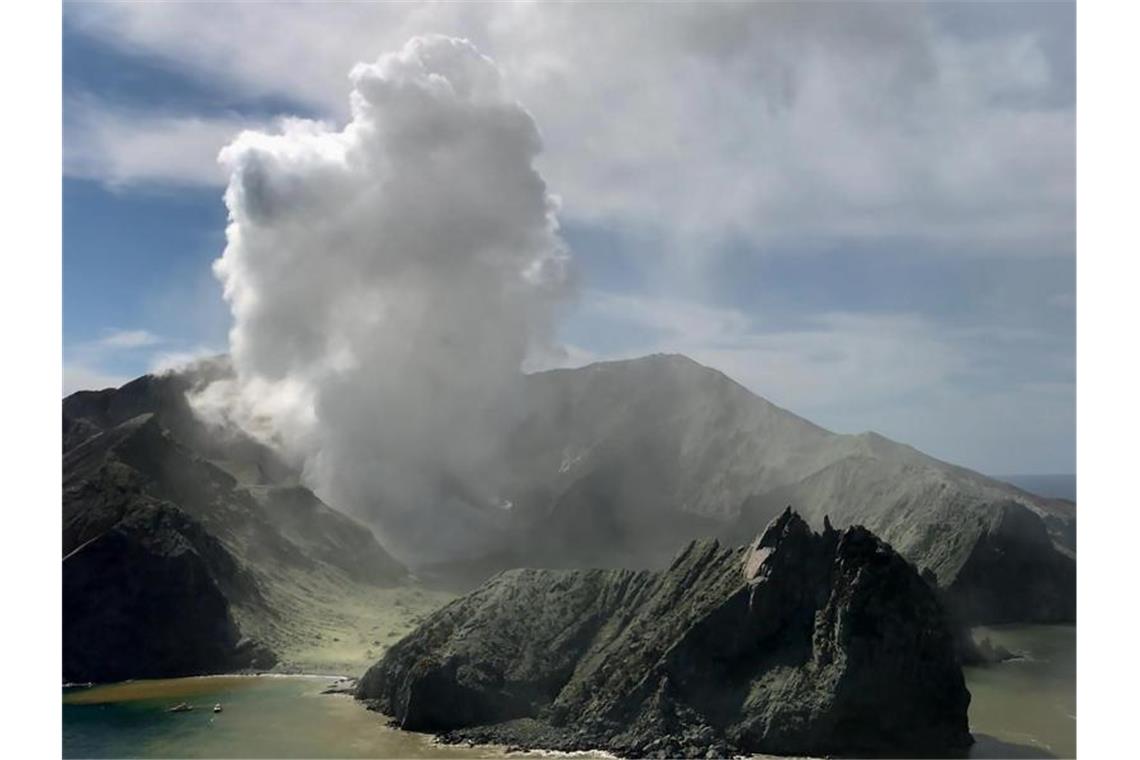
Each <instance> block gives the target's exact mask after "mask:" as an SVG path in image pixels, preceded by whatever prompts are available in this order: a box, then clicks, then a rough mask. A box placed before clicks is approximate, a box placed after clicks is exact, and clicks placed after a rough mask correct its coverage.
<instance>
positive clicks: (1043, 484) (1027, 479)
mask: <svg viewBox="0 0 1140 760" xmlns="http://www.w3.org/2000/svg"><path fill="white" fill-rule="evenodd" d="M994 477H995V478H997V479H998V480H1003V481H1005V482H1006V483H1010V484H1012V485H1015V486H1017V487H1018V488H1020V489H1021V490H1022V491H1029V493H1032V494H1037V495H1038V496H1044V497H1045V498H1047V499H1068V500H1069V501H1076V500H1077V476H1076V475H995V476H994Z"/></svg>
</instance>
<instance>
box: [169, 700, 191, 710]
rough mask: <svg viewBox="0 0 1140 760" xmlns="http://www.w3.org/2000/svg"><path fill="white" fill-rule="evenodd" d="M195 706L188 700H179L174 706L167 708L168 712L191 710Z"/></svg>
mask: <svg viewBox="0 0 1140 760" xmlns="http://www.w3.org/2000/svg"><path fill="white" fill-rule="evenodd" d="M193 709H194V707H193V706H192V705H189V704H187V703H186V702H179V703H178V704H176V705H175V706H174V707H170V708H167V710H166V711H167V712H190V711H191V710H193Z"/></svg>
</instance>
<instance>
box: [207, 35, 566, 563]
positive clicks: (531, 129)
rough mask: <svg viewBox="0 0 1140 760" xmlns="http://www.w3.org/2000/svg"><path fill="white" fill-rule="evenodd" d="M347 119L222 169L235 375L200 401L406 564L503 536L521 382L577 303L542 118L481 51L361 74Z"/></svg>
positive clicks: (231, 158)
mask: <svg viewBox="0 0 1140 760" xmlns="http://www.w3.org/2000/svg"><path fill="white" fill-rule="evenodd" d="M350 79H351V82H352V93H351V114H352V116H351V120H350V121H349V123H348V124H347V125H346V126H344V128H343V129H340V130H337V129H335V128H333V127H332V126H330V125H328V124H325V123H318V122H311V121H304V120H289V121H285V122H282V123H281V124H280V131H279V132H278V133H275V134H270V133H266V132H261V131H248V132H245V133H243V134H241V135H240V136H239V137H237V138H236V139H235V140H234V141H233V142H232V143H231V144H230V145H228V146H227V147H226V148H225V149H224V150H223V151H222V153H221V155H220V160H221V162H222V164H223V165H224V167H225V168H226V169H227V170H228V171H229V176H230V179H229V185H228V188H227V190H226V194H225V201H226V205H227V206H228V208H229V214H230V221H229V226H228V228H227V231H226V238H227V245H226V249H225V252H224V254H223V255H222V257H221V258H220V259H219V260H218V261H216V262H215V265H214V269H215V273H216V274H217V276H218V278H219V279H220V280H221V281H222V283H223V284H224V288H225V298H226V300H227V301H228V303H229V306H230V309H231V311H232V314H233V319H234V324H233V328H232V330H231V332H230V353H231V356H232V361H233V367H234V373H235V375H234V379H233V380H227V381H222V382H220V383H215V384H214V385H212V386H211V387H209V388H208V389H206V391H205V392H203V394H201V395H200V396H199V397H197V399H196V403H197V405H198V407H199V409H201V410H202V411H203V412H204V413H205V414H207V415H208V416H217V415H223V416H225V417H228V418H229V419H230V420H231V421H234V422H237V423H238V424H240V425H242V426H243V427H245V428H246V429H247V430H250V431H252V432H255V433H258V434H260V435H261V436H262V437H263V438H267V439H269V440H272V441H274V442H275V443H276V444H277V446H278V447H279V448H281V449H282V450H283V452H284V453H285V454H286V455H287V456H289V457H291V458H292V459H293V460H294V461H295V462H296V463H298V464H299V465H301V466H302V468H303V473H304V477H305V479H306V481H307V483H308V484H309V485H311V486H313V487H314V489H315V490H316V491H317V492H318V493H320V494H321V495H322V496H324V497H325V498H327V499H328V500H330V501H331V503H333V504H335V505H337V506H338V507H341V508H343V509H346V510H347V511H349V512H352V513H354V514H356V515H358V516H360V517H362V518H364V519H365V520H366V521H368V522H369V523H370V524H372V525H373V526H374V527H375V528H377V530H378V532H379V533H380V535H381V537H382V538H383V539H384V540H385V543H386V544H388V545H389V546H390V548H391V549H393V550H394V551H396V552H397V553H399V554H401V555H405V556H407V557H410V558H418V559H421V560H425V561H426V560H430V559H433V558H441V557H444V556H455V555H457V554H474V553H477V552H478V551H480V550H481V549H482V547H483V546H484V545H489V544H490V543H491V542H492V541H493V540H494V538H495V535H496V532H497V531H498V530H499V528H498V527H497V525H498V524H499V523H500V522H501V521H502V519H503V515H504V511H503V510H504V507H505V504H504V502H503V500H502V498H501V496H500V485H501V483H500V477H501V476H500V474H499V471H498V470H499V467H498V465H497V462H498V461H499V460H500V459H501V457H500V452H501V449H502V446H503V443H504V438H505V434H506V432H507V430H508V429H509V427H510V425H511V424H512V420H513V416H512V415H513V411H512V410H513V404H514V402H515V401H516V400H517V394H516V390H517V387H518V386H517V383H518V382H519V380H520V379H521V372H520V366H521V364H522V363H523V362H524V360H525V359H526V358H527V356H528V355H531V354H533V353H535V352H542V351H544V350H548V349H549V343H550V334H551V323H552V319H553V314H554V310H555V309H556V308H557V305H558V304H559V303H560V302H561V301H562V300H563V299H565V298H566V297H567V295H568V294H569V292H570V289H571V278H570V275H569V263H570V257H569V252H568V250H567V248H566V246H565V244H564V243H563V241H562V240H561V238H560V237H559V234H558V225H557V220H556V217H555V205H556V204H555V201H554V199H553V197H552V196H551V195H550V193H549V192H548V190H547V187H546V185H545V182H544V181H543V178H542V177H541V176H540V175H539V173H538V172H537V171H536V170H535V168H534V161H535V158H536V157H537V156H538V154H539V152H540V150H541V140H540V136H539V132H538V129H537V127H536V125H535V122H534V120H533V119H532V118H531V116H530V115H529V114H528V113H527V111H526V110H525V109H524V108H523V107H522V106H521V105H520V104H518V103H517V102H515V101H514V100H512V99H511V98H510V97H509V95H508V94H507V93H506V92H505V91H504V88H503V84H502V81H501V77H500V74H499V71H498V69H497V68H496V66H495V64H494V63H493V62H492V61H491V60H490V59H488V58H487V57H485V56H483V55H481V54H480V53H479V52H478V50H476V49H475V47H474V46H473V45H472V44H471V43H469V42H467V41H465V40H459V39H453V38H448V37H441V36H432V37H419V38H415V39H412V40H411V41H410V42H408V43H407V45H405V46H404V48H403V49H402V50H400V51H398V52H395V53H392V54H388V55H384V56H382V57H381V58H380V59H379V60H378V61H376V62H375V63H371V64H359V65H357V66H356V67H355V68H353V70H352V72H351V75H350Z"/></svg>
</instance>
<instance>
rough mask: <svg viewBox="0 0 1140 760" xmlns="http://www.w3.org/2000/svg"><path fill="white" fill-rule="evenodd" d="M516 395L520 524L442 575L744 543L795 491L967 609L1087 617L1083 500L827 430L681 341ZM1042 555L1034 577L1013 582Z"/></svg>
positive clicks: (644, 560) (978, 617) (991, 617)
mask: <svg viewBox="0 0 1140 760" xmlns="http://www.w3.org/2000/svg"><path fill="white" fill-rule="evenodd" d="M520 404H521V405H522V409H521V410H520V419H521V422H520V423H519V425H518V427H517V429H516V430H515V433H514V435H513V436H512V438H511V446H510V449H509V451H508V456H507V460H508V461H507V466H508V469H509V470H510V472H511V473H512V475H511V477H510V478H508V484H509V485H508V487H507V489H506V492H505V493H504V494H503V497H504V498H505V499H507V500H509V501H510V502H511V503H512V504H513V505H514V506H513V509H512V513H511V518H512V524H511V530H510V531H509V532H508V534H507V535H505V536H504V539H503V546H502V549H501V550H499V551H497V552H494V553H493V554H492V556H488V557H482V558H468V559H467V560H465V561H463V562H461V563H458V564H457V565H455V566H453V567H450V568H449V567H446V566H445V567H439V568H435V569H434V570H435V572H437V573H438V574H440V575H442V576H447V575H448V573H449V571H451V572H450V574H451V575H452V576H455V577H457V578H460V579H462V578H470V577H472V570H475V569H479V568H482V569H483V570H484V574H483V575H482V576H476V577H477V578H486V577H487V575H489V574H490V572H494V571H497V570H501V569H505V568H507V567H512V566H518V565H528V566H534V565H538V566H544V567H584V566H603V567H661V566H662V565H663V564H664V563H666V562H668V558H669V557H671V556H672V555H673V553H674V552H676V550H677V549H678V548H679V547H680V546H682V545H684V543H685V542H686V541H688V540H689V539H691V538H694V537H699V536H717V537H720V538H721V539H722V540H728V541H731V542H734V543H735V542H744V541H746V540H748V538H749V537H750V536H753V535H755V533H756V532H757V531H758V530H760V529H761V528H762V527H763V526H764V525H765V524H767V522H768V521H769V520H771V519H772V518H773V517H774V516H775V515H777V514H779V512H780V511H781V510H782V509H783V508H784V506H785V505H787V504H793V505H795V507H796V509H797V510H799V511H800V512H801V513H802V514H803V516H804V518H805V519H806V520H807V521H808V522H809V524H811V525H812V526H814V527H816V528H817V529H818V528H820V527H821V526H822V520H823V515H824V514H830V515H831V519H832V520H834V521H835V524H836V525H837V526H839V527H844V526H848V525H855V524H860V525H865V526H867V527H868V528H869V529H871V530H873V531H874V532H875V533H876V534H877V535H879V536H881V537H882V538H884V539H885V540H887V541H888V542H889V543H890V544H891V545H892V546H893V547H895V549H897V550H898V551H899V552H900V553H902V554H903V556H905V557H906V558H907V559H909V560H911V561H912V562H914V563H915V564H917V565H918V566H919V567H920V568H925V569H930V570H931V571H932V572H933V573H934V575H935V577H936V578H937V581H938V583H939V585H940V586H941V587H942V588H943V589H946V590H947V591H948V593H949V594H950V596H951V597H952V598H953V600H954V602H955V605H956V606H957V607H958V608H960V610H961V612H962V614H963V615H965V616H968V618H969V619H970V621H971V622H978V623H982V622H1004V621H1008V620H1024V621H1030V620H1036V621H1068V620H1073V619H1074V618H1075V614H1076V607H1075V598H1076V589H1075V582H1074V579H1075V537H1076V514H1075V506H1074V505H1073V504H1072V503H1071V502H1066V501H1062V500H1053V499H1043V498H1039V497H1036V496H1033V495H1031V494H1028V493H1026V492H1024V491H1021V490H1019V489H1017V488H1015V487H1013V486H1011V485H1009V484H1006V483H1001V482H999V481H996V480H993V479H991V478H987V477H985V476H983V475H980V474H978V473H975V472H971V471H970V470H966V469H964V468H961V467H956V466H954V465H950V464H947V463H945V462H940V461H938V460H936V459H933V458H932V457H928V456H926V455H924V454H922V453H921V452H919V451H916V450H915V449H913V448H911V447H909V446H904V445H902V444H898V443H894V442H893V441H890V440H888V439H886V438H884V437H882V436H879V435H876V434H873V433H866V434H862V435H838V434H835V433H831V432H829V431H827V430H825V429H823V428H821V427H819V426H817V425H814V424H812V423H811V422H809V421H807V420H805V419H803V418H801V417H798V416H796V415H794V414H792V413H790V412H788V411H785V410H783V409H781V408H779V407H777V406H775V405H773V404H771V403H769V402H768V401H765V400H764V399H762V398H759V397H758V396H756V395H754V394H753V393H751V392H750V391H748V390H747V389H745V388H743V387H742V386H740V385H739V384H737V383H735V382H733V381H732V380H731V379H729V378H728V377H726V376H724V375H723V374H721V373H720V372H717V371H716V370H713V369H709V368H708V367H703V366H701V365H699V364H697V363H696V362H693V361H691V360H689V359H687V358H685V357H683V356H661V355H657V356H648V357H643V358H640V359H632V360H628V361H618V362H603V363H599V364H593V365H590V366H588V367H583V368H581V369H569V370H555V371H551V372H543V373H538V374H534V375H530V376H528V377H527V382H526V385H525V393H524V394H523V397H522V399H521V400H520ZM1029 570H1032V573H1033V575H1032V577H1034V578H1035V579H1036V580H1035V581H1034V584H1033V586H1032V588H1029V589H1027V588H1025V587H1022V586H1018V587H1011V586H1010V583H1008V582H1006V581H1004V580H1001V579H1019V578H1020V579H1021V580H1024V577H1023V576H1022V571H1029ZM425 572H426V570H425ZM991 581H997V583H992V582H991Z"/></svg>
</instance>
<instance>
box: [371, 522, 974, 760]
mask: <svg viewBox="0 0 1140 760" xmlns="http://www.w3.org/2000/svg"><path fill="white" fill-rule="evenodd" d="M356 696H357V698H358V699H361V700H366V701H367V703H368V704H369V706H371V707H372V708H373V709H376V710H379V711H381V712H383V713H386V714H388V715H391V716H393V717H394V718H395V720H396V722H397V723H398V724H399V725H400V726H401V727H403V728H405V729H410V730H419V731H431V732H435V733H439V734H441V736H442V738H443V740H445V741H449V742H467V741H475V742H479V743H499V744H506V745H510V746H515V747H520V748H546V749H555V750H582V749H601V750H606V751H610V752H614V753H616V754H619V755H623V756H647V757H675V756H683V757H705V756H707V755H709V754H712V755H715V756H726V755H729V754H733V753H754V752H770V753H778V754H834V753H846V754H851V753H863V754H887V753H889V754H894V753H923V754H925V753H930V752H941V751H946V750H949V749H952V748H960V747H963V746H967V745H969V744H970V743H971V742H972V738H971V736H970V734H969V731H968V726H967V718H966V710H967V707H968V705H969V701H970V695H969V692H967V691H966V687H965V682H964V680H963V677H962V671H961V666H960V663H959V660H958V657H957V654H956V651H955V643H954V635H953V633H952V631H951V629H950V626H949V625H948V623H947V619H946V615H945V612H944V610H943V607H942V606H941V604H940V603H939V601H938V599H937V597H936V595H935V593H934V592H933V591H932V590H931V588H930V587H929V586H928V584H927V583H926V582H925V581H923V580H922V579H921V578H920V577H919V575H918V573H917V572H916V570H915V569H914V567H913V566H912V565H910V564H909V563H908V562H907V561H906V560H904V559H903V558H902V557H900V556H899V555H898V554H897V553H895V552H894V550H892V549H891V548H890V546H888V545H887V544H885V543H884V542H882V541H880V540H879V539H878V538H876V537H875V536H874V535H873V534H871V533H870V532H869V531H867V530H866V529H864V528H861V527H851V528H848V529H846V530H844V531H842V532H840V531H836V530H834V529H831V528H830V526H828V527H827V528H825V530H824V531H823V532H822V533H819V534H816V533H813V532H812V531H811V530H810V528H809V527H808V525H807V524H806V523H805V522H804V521H803V520H802V519H801V518H800V517H799V516H798V515H796V514H794V513H792V512H791V511H790V510H788V511H786V512H785V513H784V514H783V515H781V516H780V517H778V518H777V519H776V520H774V521H773V522H772V523H771V524H770V525H769V526H768V527H767V528H766V529H765V531H764V532H763V534H762V535H761V536H760V538H758V539H757V540H756V541H755V542H754V543H753V544H752V545H751V546H750V547H748V548H747V549H723V548H721V547H720V546H719V545H718V544H717V542H715V541H703V542H693V543H691V544H690V545H689V546H688V547H687V548H686V549H685V550H684V551H683V552H682V553H681V554H679V555H678V556H677V558H676V559H675V560H674V562H673V564H672V565H671V566H670V567H669V568H668V569H667V570H665V571H663V572H649V571H641V572H633V571H627V570H584V571H581V570H579V571H573V570H572V571H561V570H512V571H508V572H504V573H501V574H499V575H498V576H496V577H494V578H493V579H491V580H490V581H488V582H487V583H486V584H484V585H483V586H482V587H480V588H479V589H477V590H476V591H474V592H472V593H471V594H469V595H467V596H465V597H463V598H461V599H459V600H456V601H455V602H453V603H452V604H450V605H448V606H447V607H445V608H444V609H442V610H440V611H438V612H436V613H435V614H433V615H431V616H430V617H429V618H428V619H427V620H426V621H425V622H424V623H423V624H422V625H420V626H419V627H418V628H417V629H416V630H415V631H413V632H412V633H411V634H410V635H408V636H407V637H405V638H404V639H403V640H401V641H400V642H398V643H397V644H396V645H395V646H393V647H392V649H391V650H389V651H388V653H387V654H385V656H384V657H383V659H381V660H380V661H379V662H378V663H376V664H375V665H374V666H373V667H372V668H371V669H370V670H369V671H368V672H367V673H366V674H365V675H364V677H363V678H362V679H361V681H360V683H359V685H358V687H357V690H356Z"/></svg>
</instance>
